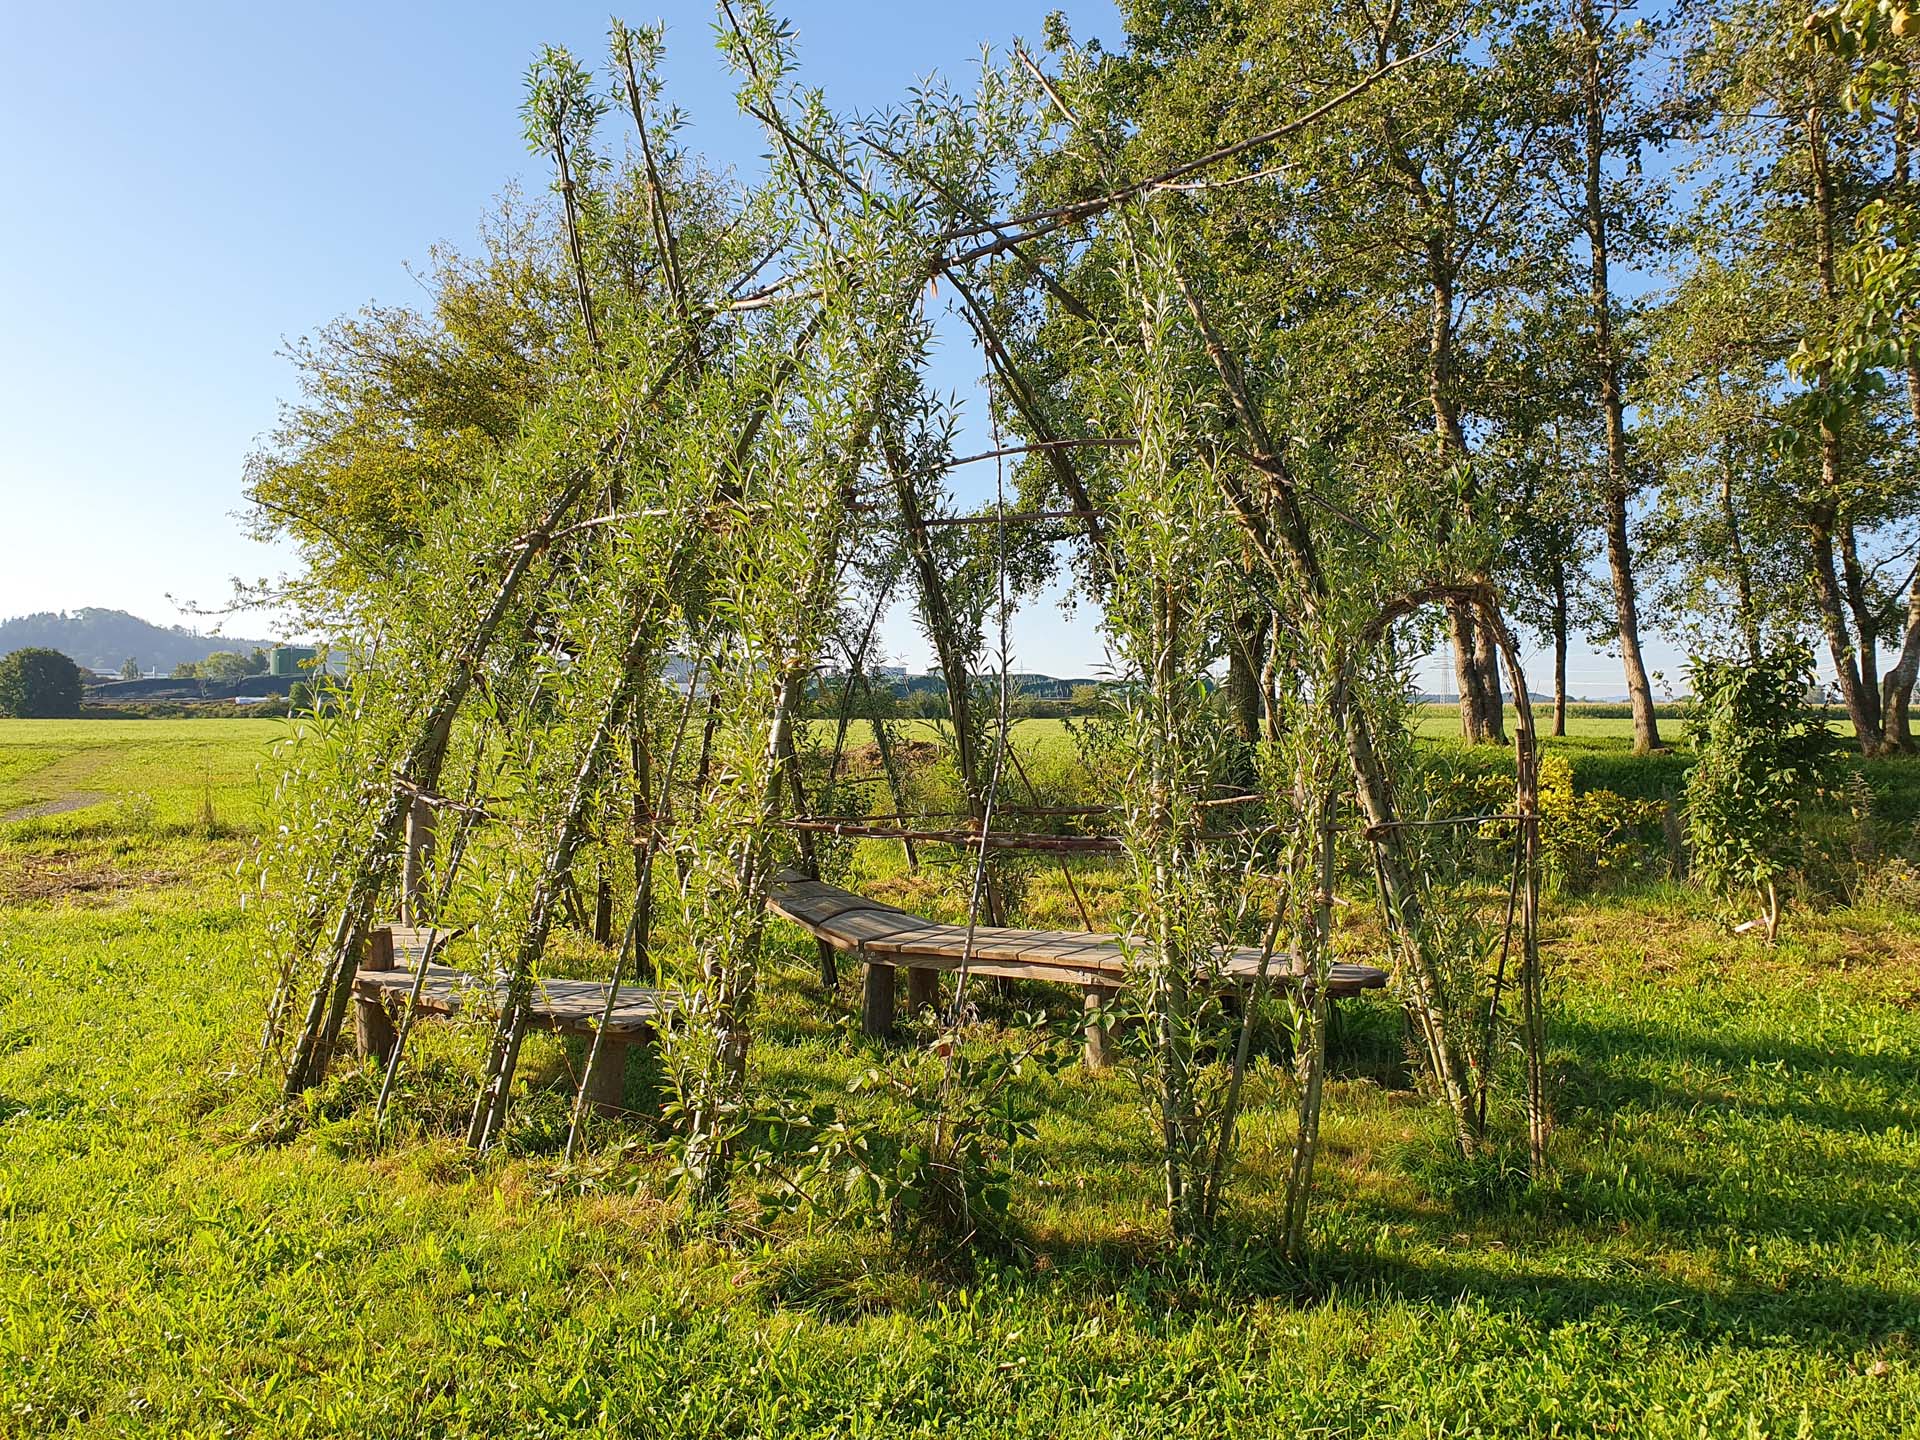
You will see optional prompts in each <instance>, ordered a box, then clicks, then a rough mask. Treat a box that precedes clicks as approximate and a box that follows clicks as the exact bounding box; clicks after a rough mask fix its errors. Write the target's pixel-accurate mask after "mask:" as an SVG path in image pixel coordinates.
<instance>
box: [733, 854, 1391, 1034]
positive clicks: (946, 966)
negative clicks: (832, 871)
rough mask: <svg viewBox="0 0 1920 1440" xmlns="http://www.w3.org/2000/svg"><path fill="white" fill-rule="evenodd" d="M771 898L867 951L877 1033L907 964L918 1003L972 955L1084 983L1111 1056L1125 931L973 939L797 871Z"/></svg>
mask: <svg viewBox="0 0 1920 1440" xmlns="http://www.w3.org/2000/svg"><path fill="white" fill-rule="evenodd" d="M769 903H770V904H771V906H772V908H773V909H774V910H775V911H776V912H777V913H778V914H780V915H783V916H785V917H786V918H787V919H789V920H791V921H792V922H793V923H794V924H796V925H798V926H799V927H800V928H801V929H803V930H805V931H807V932H808V933H809V934H811V935H813V936H814V937H815V938H817V939H820V940H824V941H825V942H826V943H827V944H829V945H831V946H833V948H834V949H835V950H838V951H841V952H842V953H844V954H850V955H854V956H857V957H858V958H859V959H860V961H861V962H862V963H863V964H864V965H865V966H866V976H865V986H864V990H863V995H862V1006H861V1023H862V1026H863V1028H864V1029H865V1030H866V1032H867V1033H868V1034H869V1035H885V1034H887V1033H888V1032H889V1031H891V1030H892V1028H893V1023H894V1005H895V979H896V972H897V971H898V970H901V969H904V970H905V971H906V972H907V995H908V1003H909V1005H910V1006H911V1007H912V1008H913V1009H914V1010H916V1011H917V1010H919V1009H920V1008H922V1007H923V1006H927V1005H938V1003H939V999H940V973H941V972H942V971H944V970H957V969H959V968H960V967H961V965H962V964H963V963H964V964H965V966H966V968H967V972H968V973H969V974H972V975H989V976H994V977H998V978H1004V979H1013V980H1047V981H1052V982H1054V983H1056V984H1064V985H1074V986H1077V987H1079V989H1080V991H1081V995H1082V997H1083V1003H1084V1004H1085V1006H1086V1009H1087V1011H1088V1014H1089V1017H1090V1018H1089V1020H1088V1024H1087V1044H1086V1062H1087V1064H1088V1065H1089V1066H1093V1067H1098V1066H1100V1065H1103V1064H1105V1063H1106V1059H1107V1047H1108V1035H1107V1031H1106V1029H1105V1027H1104V1026H1103V1025H1102V1024H1101V1023H1100V1021H1099V1019H1098V1018H1097V1016H1098V1013H1099V1011H1100V1010H1101V1008H1102V1007H1103V1006H1105V1005H1106V1004H1108V1003H1109V1002H1110V1001H1111V1000H1112V998H1113V996H1114V995H1115V994H1116V993H1118V991H1119V989H1120V986H1121V983H1122V982H1123V981H1124V979H1125V978H1126V973H1127V953H1126V949H1125V947H1124V946H1123V945H1122V943H1121V941H1120V937H1119V936H1117V935H1099V934H1089V933H1086V932H1082V931H1077V930H1013V929H1007V928H1003V927H999V926H988V925H976V926H975V927H974V928H973V933H972V936H971V938H969V936H968V933H967V927H966V926H965V925H943V924H941V923H939V922H938V921H933V920H925V919H922V918H921V917H920V916H918V915H914V914H912V913H911V912H909V911H906V910H902V909H900V908H899V907H898V906H895V905H888V904H885V903H884V902H882V901H879V900H869V899H868V898H866V897H865V896H864V895H856V894H854V893H853V892H852V891H851V890H842V889H841V888H840V887H839V886H837V885H828V884H826V883H825V882H823V881H819V880H809V879H808V878H807V877H806V876H804V875H802V874H801V873H800V872H798V871H796V870H783V871H782V872H781V873H780V874H779V875H777V876H775V877H774V882H773V887H772V891H771V894H770V898H769ZM1259 971H1260V951H1259V949H1258V948H1256V947H1253V946H1246V947H1242V948H1239V949H1236V950H1234V951H1233V952H1232V953H1230V954H1229V955H1227V956H1226V957H1225V961H1224V963H1223V965H1222V966H1221V972H1222V977H1223V978H1224V979H1225V980H1227V981H1228V982H1230V983H1237V984H1239V985H1249V984H1251V983H1253V981H1254V979H1255V978H1256V977H1257V976H1258V974H1259ZM1267 975H1268V979H1269V980H1270V981H1272V982H1273V983H1275V984H1290V985H1295V986H1301V987H1304V986H1305V985H1306V983H1307V980H1308V977H1307V976H1306V975H1305V973H1304V972H1303V970H1302V968H1301V967H1300V966H1299V965H1298V963H1297V962H1295V961H1294V960H1293V959H1292V957H1290V956H1287V955H1275V956H1273V957H1272V959H1271V960H1270V961H1269V962H1268V967H1267ZM1386 983H1387V972H1386V971H1384V970H1382V969H1379V968H1378V967H1377V966H1373V965H1352V964H1344V963H1342V964H1336V965H1334V966H1333V967H1332V968H1331V970H1330V971H1329V973H1328V976H1327V994H1328V996H1329V997H1330V998H1338V997H1341V996H1348V995H1357V994H1359V993H1360V992H1361V991H1362V990H1376V989H1379V988H1380V987H1381V986H1383V985H1385V984H1386Z"/></svg>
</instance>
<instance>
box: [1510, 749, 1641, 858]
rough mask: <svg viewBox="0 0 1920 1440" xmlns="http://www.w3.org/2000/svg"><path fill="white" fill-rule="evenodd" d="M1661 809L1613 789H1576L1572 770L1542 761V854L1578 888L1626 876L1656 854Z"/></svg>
mask: <svg viewBox="0 0 1920 1440" xmlns="http://www.w3.org/2000/svg"><path fill="white" fill-rule="evenodd" d="M1661 813H1662V807H1661V806H1659V805H1658V804H1656V803H1654V802H1653V801H1651V800H1635V799H1633V798H1631V797H1630V796H1626V795H1621V794H1619V793H1617V792H1616V791H1613V790H1603V789H1591V790H1586V791H1578V792H1577V791H1576V790H1575V789H1574V784H1573V766H1572V765H1570V764H1569V763H1568V762H1567V761H1566V760H1565V759H1563V758H1562V757H1561V756H1558V755H1554V754H1546V755H1542V756H1541V757H1540V851H1541V858H1542V860H1543V862H1544V863H1545V866H1546V870H1547V874H1548V875H1549V876H1550V877H1551V878H1552V879H1553V881H1554V882H1555V883H1556V884H1558V885H1559V886H1561V887H1562V888H1563V889H1568V890H1576V889H1583V888H1585V887H1587V886H1591V885H1593V884H1596V883H1598V882H1599V881H1601V880H1606V879H1615V878H1618V877H1621V876H1624V875H1627V874H1629V873H1631V872H1632V871H1634V870H1635V869H1637V868H1639V867H1640V866H1642V865H1643V864H1644V863H1645V862H1646V861H1647V859H1648V858H1649V856H1650V855H1651V854H1652V848H1651V846H1650V844H1649V841H1650V840H1651V839H1652V837H1653V835H1655V834H1657V832H1658V830H1659V826H1660V818H1661Z"/></svg>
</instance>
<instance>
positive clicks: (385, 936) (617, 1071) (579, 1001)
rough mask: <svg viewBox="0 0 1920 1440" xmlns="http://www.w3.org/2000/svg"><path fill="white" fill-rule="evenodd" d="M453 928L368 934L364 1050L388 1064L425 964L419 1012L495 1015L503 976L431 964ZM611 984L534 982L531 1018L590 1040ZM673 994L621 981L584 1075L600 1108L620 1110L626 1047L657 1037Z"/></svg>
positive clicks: (360, 1033)
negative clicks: (487, 977) (488, 977)
mask: <svg viewBox="0 0 1920 1440" xmlns="http://www.w3.org/2000/svg"><path fill="white" fill-rule="evenodd" d="M452 933H453V932H449V931H444V930H442V931H435V930H433V929H431V928H428V927H418V926H407V925H383V926H381V927H380V928H378V929H376V930H374V931H372V932H371V933H370V934H369V935H368V937H367V953H366V955H365V957H364V959H365V963H364V964H362V965H361V967H360V969H359V971H358V973H357V974H355V976H354V979H353V991H354V1034H355V1037H356V1039H357V1040H358V1041H359V1044H360V1052H361V1053H362V1054H363V1055H371V1056H373V1057H375V1058H376V1059H378V1060H380V1061H381V1062H382V1063H383V1064H384V1063H385V1062H386V1060H387V1058H388V1056H390V1055H391V1054H392V1053H393V1047H394V1044H395V1043H396V1041H397V1039H398V1031H397V1029H396V1021H397V1020H399V1019H400V1017H402V1016H404V1015H405V1013H406V1008H407V997H408V996H409V995H410V994H411V993H412V992H413V985H414V980H415V977H416V976H417V975H418V974H419V970H420V966H421V965H422V964H423V963H424V964H426V967H427V973H426V978H425V980H424V981H423V982H422V984H421V987H420V999H419V1008H418V1011H417V1015H418V1016H419V1018H422V1019H446V1018H449V1017H451V1016H455V1015H458V1014H459V1013H460V1012H461V1011H462V1010H465V1009H470V1008H477V1009H478V1010H479V1011H480V1012H481V1013H482V1014H498V1013H499V1010H500V1007H501V1006H502V1005H504V1004H505V1003H506V994H507V987H506V984H505V982H504V981H500V982H488V981H482V980H476V979H475V978H474V977H473V976H471V975H469V974H468V973H467V972H466V971H464V970H460V969H457V968H455V967H454V966H451V965H440V964H435V963H432V961H431V954H430V952H437V951H438V950H439V949H441V948H442V947H444V945H445V943H446V941H447V940H448V939H450V938H451V936H452ZM606 1003H607V987H606V986H605V985H601V984H598V983H596V982H595V981H592V980H559V979H543V980H536V981H535V982H534V989H533V1004H532V1006H531V1007H530V1009H529V1012H528V1021H529V1023H530V1024H532V1025H533V1027H534V1028H535V1029H540V1030H552V1031H556V1032H558V1033H559V1034H562V1035H584V1036H587V1037H589V1038H591V1037H592V1035H593V1034H594V1032H595V1031H596V1030H598V1029H599V1028H600V1017H601V1014H602V1012H603V1011H604V1010H605V1008H606ZM670 1003H671V1000H670V997H669V996H667V994H666V993H665V992H663V991H660V990H649V989H643V988H641V987H639V986H634V985H623V986H621V987H620V993H619V995H618V996H617V997H615V1002H614V1007H613V1013H612V1014H611V1015H610V1016H608V1018H607V1027H606V1038H605V1039H604V1040H603V1041H601V1043H600V1054H599V1057H598V1059H597V1060H596V1062H595V1064H594V1067H593V1070H592V1071H591V1072H590V1074H589V1075H588V1078H587V1094H588V1098H589V1099H591V1100H592V1101H593V1103H594V1105H595V1106H596V1107H597V1108H599V1109H601V1110H603V1111H614V1110H618V1109H620V1108H621V1107H620V1096H621V1089H622V1084H623V1081H624V1079H625V1076H626V1069H627V1051H628V1049H629V1048H630V1047H631V1046H634V1045H650V1044H652V1043H653V1042H654V1039H655V1035H656V1026H657V1025H658V1023H659V1020H660V1017H661V1016H662V1014H664V1013H665V1011H666V1010H667V1008H668V1006H669V1005H670Z"/></svg>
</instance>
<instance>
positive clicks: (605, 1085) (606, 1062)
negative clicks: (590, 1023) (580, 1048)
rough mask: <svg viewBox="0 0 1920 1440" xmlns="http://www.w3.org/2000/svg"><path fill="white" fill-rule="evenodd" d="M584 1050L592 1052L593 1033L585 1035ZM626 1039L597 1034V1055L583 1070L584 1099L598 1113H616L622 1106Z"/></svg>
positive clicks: (623, 1106)
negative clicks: (592, 1065) (584, 1080)
mask: <svg viewBox="0 0 1920 1440" xmlns="http://www.w3.org/2000/svg"><path fill="white" fill-rule="evenodd" d="M587 1053H588V1054H589V1055H591V1054H592V1053H593V1037H592V1036H591V1035H589V1036H588V1037H587ZM626 1094H627V1042H626V1041H624V1040H618V1039H615V1038H614V1037H613V1036H611V1035H603V1036H602V1037H601V1038H600V1056H599V1059H598V1060H597V1061H596V1062H595V1064H594V1067H593V1069H592V1070H590V1071H589V1072H588V1073H587V1099H589V1100H590V1101H592V1102H593V1108H594V1109H595V1110H598V1111H599V1112H600V1113H601V1114H602V1115H618V1114H619V1113H620V1112H621V1111H622V1110H624V1109H625V1108H626V1105H625V1100H626Z"/></svg>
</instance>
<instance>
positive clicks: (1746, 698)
mask: <svg viewBox="0 0 1920 1440" xmlns="http://www.w3.org/2000/svg"><path fill="white" fill-rule="evenodd" d="M1812 672H1813V657H1812V655H1811V654H1809V653H1808V652H1807V651H1806V650H1804V649H1790V650H1782V651H1779V652H1777V653H1775V654H1773V655H1768V656H1763V657H1762V658H1761V659H1759V660H1756V661H1752V662H1741V661H1733V660H1717V659H1713V658H1711V657H1705V656H1702V657H1698V658H1696V659H1695V660H1694V661H1693V663H1692V664H1691V665H1690V666H1689V667H1688V675H1689V678H1690V682H1691V686H1692V692H1693V703H1692V705H1691V706H1689V708H1688V712H1687V734H1688V736H1689V738H1691V740H1692V741H1693V745H1694V748H1695V749H1696V750H1697V751H1698V752H1699V755H1700V758H1699V760H1698V761H1696V762H1695V763H1694V765H1693V767H1692V768H1691V769H1690V770H1688V772H1687V840H1688V844H1689V845H1690V846H1691V847H1692V851H1693V870H1694V873H1695V874H1696V875H1698V876H1699V877H1700V879H1701V881H1702V882H1703V883H1705V884H1706V885H1707V886H1709V887H1710V888H1712V889H1714V890H1717V891H1719V892H1720V893H1721V894H1722V895H1724V896H1725V897H1726V899H1727V900H1728V901H1729V902H1732V903H1738V902H1739V901H1740V900H1741V899H1742V898H1744V897H1749V896H1751V897H1755V898H1757V899H1758V900H1759V901H1760V903H1761V906H1762V915H1761V923H1763V924H1764V925H1765V927H1766V932H1767V941H1768V943H1769V944H1771V943H1772V942H1773V941H1774V940H1775V939H1776V938H1777V937H1778V935H1779V932H1780V881H1781V879H1782V877H1783V876H1784V875H1785V873H1786V872H1787V871H1788V870H1790V869H1791V868H1792V866H1793V864H1794V862H1795V860H1796V859H1797V858H1798V857H1799V855H1800V853H1801V848H1802V845H1803V843H1804V842H1803V836H1802V834H1801V829H1800V813H1801V810H1802V808H1803V807H1804V805H1805V804H1806V802H1807V801H1808V800H1809V799H1810V798H1812V797H1813V795H1814V794H1815V793H1816V792H1817V791H1818V790H1819V788H1820V787H1821V786H1822V785H1823V784H1824V783H1826V782H1827V781H1828V780H1829V779H1830V777H1831V775H1832V773H1833V766H1834V758H1835V754H1836V752H1837V749H1838V741H1837V740H1836V738H1835V736H1834V734H1833V732H1832V731H1831V730H1829V729H1828V728H1827V724H1826V721H1825V719H1824V718H1823V717H1822V716H1820V715H1819V714H1818V713H1817V712H1815V711H1814V710H1813V708H1812V707H1811V706H1810V705H1809V704H1808V701H1807V696H1808V694H1809V691H1810V689H1811V682H1812Z"/></svg>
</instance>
